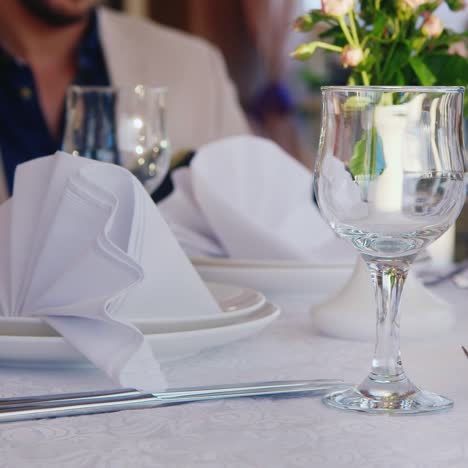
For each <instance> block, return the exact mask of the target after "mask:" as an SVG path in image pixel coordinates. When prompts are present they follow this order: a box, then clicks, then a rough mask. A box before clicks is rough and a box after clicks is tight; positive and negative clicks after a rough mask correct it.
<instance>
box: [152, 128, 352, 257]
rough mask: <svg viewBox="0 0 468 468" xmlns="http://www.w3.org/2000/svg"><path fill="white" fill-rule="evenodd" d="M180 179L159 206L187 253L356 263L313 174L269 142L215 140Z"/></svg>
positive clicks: (181, 172)
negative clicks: (329, 218)
mask: <svg viewBox="0 0 468 468" xmlns="http://www.w3.org/2000/svg"><path fill="white" fill-rule="evenodd" d="M173 180H174V185H175V190H174V192H173V193H172V194H171V195H170V196H169V197H168V198H167V199H166V200H164V201H163V202H161V203H160V204H159V207H160V209H161V212H162V214H163V216H164V217H165V218H166V220H167V221H168V224H169V225H170V227H171V229H172V230H173V232H174V234H175V235H176V237H177V239H178V240H179V242H180V243H181V245H182V246H183V248H184V250H185V251H186V252H187V254H188V255H191V256H199V255H207V256H222V257H232V258H238V259H252V260H289V261H309V262H315V263H317V264H323V263H334V264H343V263H349V264H351V263H353V262H354V259H355V253H354V251H353V249H352V248H350V247H349V246H348V245H347V244H346V243H345V242H344V241H342V240H340V239H338V237H337V236H336V235H335V234H334V232H333V231H332V230H331V228H330V227H329V226H328V225H327V224H326V222H325V221H324V220H323V219H322V217H321V215H320V213H319V211H318V208H317V207H316V205H315V204H314V202H313V200H312V189H313V188H312V181H313V177H312V174H311V173H310V172H309V171H308V170H307V169H306V168H305V167H303V166H302V165H301V164H299V163H298V162H297V161H295V160H294V159H293V158H292V157H291V156H289V155H288V154H287V153H285V152H284V151H283V150H282V149H281V148H280V147H279V146H277V145H276V144H274V143H273V142H271V141H269V140H265V139H262V138H258V137H252V136H238V137H231V138H227V139H224V140H220V141H217V142H214V143H210V144H208V145H206V146H203V147H202V148H200V149H199V151H198V152H197V154H196V156H195V157H194V159H193V160H192V162H191V165H190V167H189V168H182V169H179V170H178V171H176V172H175V173H174V175H173Z"/></svg>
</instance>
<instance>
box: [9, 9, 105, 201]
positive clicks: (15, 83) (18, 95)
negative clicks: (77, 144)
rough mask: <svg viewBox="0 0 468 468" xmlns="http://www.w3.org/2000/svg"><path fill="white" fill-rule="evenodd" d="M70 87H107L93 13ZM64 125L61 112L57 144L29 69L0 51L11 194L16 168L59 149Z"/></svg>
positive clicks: (81, 43)
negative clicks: (74, 85)
mask: <svg viewBox="0 0 468 468" xmlns="http://www.w3.org/2000/svg"><path fill="white" fill-rule="evenodd" d="M73 83H74V84H77V85H95V86H107V85H109V84H110V80H109V74H108V71H107V67H106V62H105V59H104V54H103V51H102V46H101V41H100V39H99V32H98V22H97V16H96V13H95V12H94V13H93V14H92V15H91V19H90V22H89V26H88V28H87V29H86V32H85V34H84V35H83V38H82V39H81V42H80V45H79V48H78V63H77V74H76V76H75V78H74V80H73ZM64 121H65V116H64V111H63V112H62V123H61V132H60V133H61V135H60V137H59V139H58V140H57V139H56V138H55V137H54V136H53V135H51V133H50V131H49V129H48V127H47V123H46V120H45V117H44V114H43V112H42V110H41V107H40V103H39V96H38V94H37V87H36V84H35V82H34V77H33V74H32V71H31V69H30V68H29V67H28V65H27V64H25V63H24V62H22V61H20V60H18V59H15V58H14V57H12V56H11V55H9V54H8V53H7V52H6V51H4V50H3V49H2V48H1V47H0V154H1V157H2V160H3V166H4V170H5V176H6V179H7V183H8V188H9V190H10V192H11V189H12V185H13V176H14V172H15V168H16V165H17V164H20V163H23V162H25V161H29V160H31V159H34V158H37V157H39V156H44V155H48V154H52V153H54V152H55V151H57V149H59V148H60V146H61V142H62V134H63V127H64Z"/></svg>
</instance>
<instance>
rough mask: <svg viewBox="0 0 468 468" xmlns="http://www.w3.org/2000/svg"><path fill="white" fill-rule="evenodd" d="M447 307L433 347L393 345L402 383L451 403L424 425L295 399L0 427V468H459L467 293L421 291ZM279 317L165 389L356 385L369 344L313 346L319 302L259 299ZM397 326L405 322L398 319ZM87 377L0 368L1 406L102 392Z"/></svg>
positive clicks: (204, 356) (323, 342) (467, 438)
mask: <svg viewBox="0 0 468 468" xmlns="http://www.w3.org/2000/svg"><path fill="white" fill-rule="evenodd" d="M431 289H432V290H433V292H434V293H436V294H438V295H440V296H441V297H443V298H445V299H446V300H448V301H450V302H451V303H452V304H453V305H454V310H455V311H456V314H457V322H456V326H455V327H454V328H453V329H452V330H451V331H450V332H449V333H445V334H443V335H440V336H431V337H427V336H426V337H419V338H413V339H402V343H401V348H402V357H403V362H404V365H405V368H406V371H407V373H408V375H409V376H410V378H411V379H412V380H413V381H414V382H415V383H417V384H418V385H420V386H421V387H423V388H425V389H428V390H432V391H435V392H439V393H441V394H443V395H445V396H447V397H449V398H451V399H453V400H454V402H455V404H454V407H453V408H451V409H450V410H448V411H445V412H440V413H432V414H426V415H418V416H409V415H404V416H402V415H389V414H378V415H375V414H372V415H370V414H365V413H360V412H347V411H342V410H338V409H332V408H329V407H327V406H325V405H324V404H323V403H322V402H321V398H320V396H316V395H308V394H300V395H282V396H270V397H252V398H236V399H219V400H211V401H204V402H192V403H187V404H178V405H171V406H161V407H157V408H152V409H139V410H137V409H135V410H129V411H120V412H114V413H106V414H95V415H83V416H76V417H63V418H55V419H43V420H36V421H20V422H11V423H2V424H0V440H1V443H0V467H48V468H51V467H77V468H78V467H99V468H118V467H133V468H137V467H154V468H156V467H158V468H159V467H160V468H163V467H164V468H170V467H206V468H222V467H232V468H252V467H262V468H265V467H280V468H289V467H321V468H340V467H346V468H357V467H359V468H362V467H379V468H439V467H440V468H442V467H443V468H447V467H450V468H466V467H467V466H468V424H467V423H468V359H467V358H466V356H465V355H464V354H463V352H462V349H461V346H462V345H468V311H467V310H466V309H467V306H466V304H467V300H466V299H467V297H468V290H467V289H462V288H458V287H456V286H455V285H454V284H453V283H452V282H451V281H450V280H447V281H444V282H442V283H441V284H439V285H437V286H433V287H432V288H431ZM264 292H265V294H266V296H267V299H268V300H269V301H271V302H273V303H275V304H278V305H279V307H280V308H281V315H280V317H279V318H278V319H277V320H276V321H274V322H273V323H272V324H270V325H269V326H268V327H267V328H265V329H264V330H263V331H262V332H261V333H259V334H257V335H255V336H252V337H249V338H247V339H243V340H240V341H236V342H234V343H230V344H228V345H225V346H222V347H217V348H214V349H210V350H206V351H203V352H202V353H200V354H198V355H196V356H193V357H190V358H186V359H181V360H177V361H173V362H169V363H165V364H164V365H163V370H164V372H165V374H166V376H167V380H168V382H169V385H170V386H171V387H182V386H183V387H186V386H200V385H214V384H228V383H238V382H249V381H250V382H251V381H264V380H288V379H294V380H297V379H321V378H330V379H335V378H336V379H343V380H344V381H345V382H350V383H353V384H354V383H359V380H362V379H363V378H364V377H365V375H366V374H367V372H368V370H369V367H370V357H371V355H372V351H373V346H374V345H373V343H372V342H363V341H351V340H344V339H338V338H333V337H328V336H321V335H320V334H319V333H318V331H317V329H316V328H315V325H314V321H313V313H314V312H313V309H314V308H313V306H314V304H317V303H318V302H319V301H321V300H323V294H320V291H317V290H316V289H315V288H314V284H310V288H308V289H305V290H302V291H294V292H291V291H289V292H287V293H285V292H284V291H281V290H277V289H276V290H275V289H271V290H265V291H264ZM401 326H402V328H404V326H405V317H404V315H403V316H402V317H401ZM112 387H113V384H112V382H110V381H109V380H108V378H107V377H106V376H105V375H104V374H103V373H101V372H100V371H98V370H95V369H91V368H89V367H81V368H76V367H70V368H60V367H41V366H37V365H36V366H34V367H28V366H27V365H24V366H18V365H15V366H10V365H9V364H8V362H3V363H2V364H1V366H0V396H1V397H4V398H6V397H13V396H25V395H37V394H48V393H50V394H56V393H62V392H79V391H91V390H99V389H109V388H112Z"/></svg>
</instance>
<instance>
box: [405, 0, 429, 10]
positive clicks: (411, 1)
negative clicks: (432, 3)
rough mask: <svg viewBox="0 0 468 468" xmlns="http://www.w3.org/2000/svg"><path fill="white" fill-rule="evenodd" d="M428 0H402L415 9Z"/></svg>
mask: <svg viewBox="0 0 468 468" xmlns="http://www.w3.org/2000/svg"><path fill="white" fill-rule="evenodd" d="M428 1H429V0H403V3H404V4H405V5H406V6H408V7H410V8H412V9H413V10H416V9H417V8H419V7H420V6H422V5H424V4H425V3H427V2H428Z"/></svg>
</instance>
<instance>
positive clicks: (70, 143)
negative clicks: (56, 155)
mask: <svg viewBox="0 0 468 468" xmlns="http://www.w3.org/2000/svg"><path fill="white" fill-rule="evenodd" d="M165 109H166V89H165V88H152V87H148V86H143V85H136V86H129V87H120V88H113V87H106V86H71V87H70V88H69V90H68V93H67V101H66V127H65V134H64V140H63V145H62V147H63V150H64V151H66V152H67V153H70V154H73V155H79V156H84V157H86V158H91V159H97V160H99V161H105V162H110V163H114V164H119V165H122V166H124V167H126V168H127V169H128V170H129V171H130V172H132V173H133V174H134V175H135V176H136V177H137V178H138V179H139V180H140V182H141V183H142V184H143V185H144V186H145V188H146V190H147V191H148V192H149V193H152V192H153V191H154V190H155V189H156V188H157V187H158V186H159V184H160V183H161V182H162V180H163V178H164V176H165V175H166V173H167V171H168V169H169V164H170V152H169V141H168V138H167V134H166V121H165V118H166V116H165Z"/></svg>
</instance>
